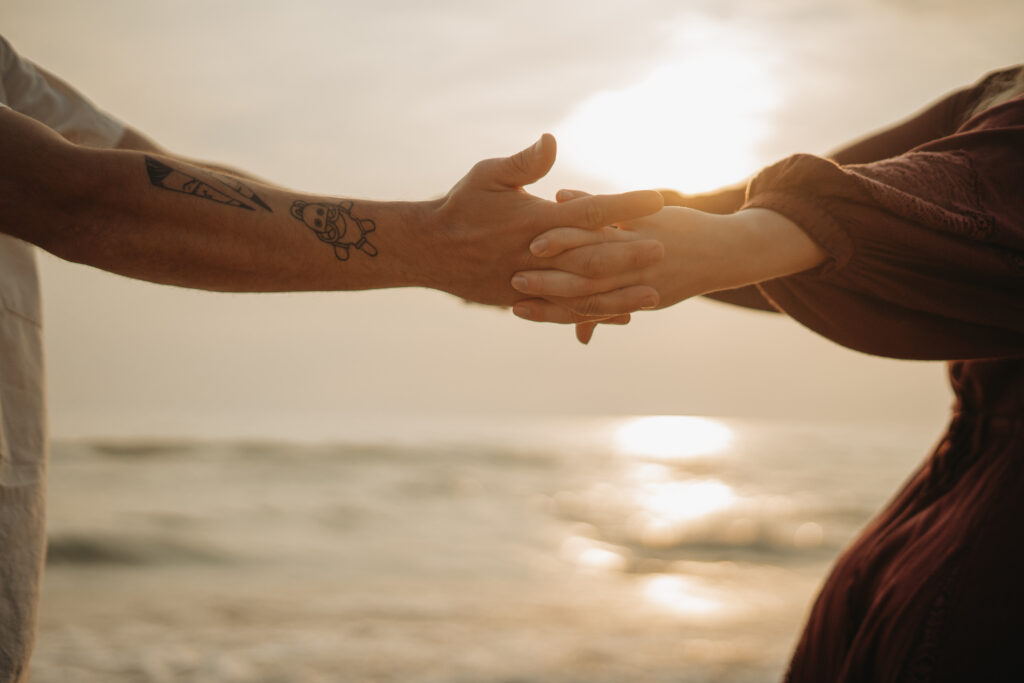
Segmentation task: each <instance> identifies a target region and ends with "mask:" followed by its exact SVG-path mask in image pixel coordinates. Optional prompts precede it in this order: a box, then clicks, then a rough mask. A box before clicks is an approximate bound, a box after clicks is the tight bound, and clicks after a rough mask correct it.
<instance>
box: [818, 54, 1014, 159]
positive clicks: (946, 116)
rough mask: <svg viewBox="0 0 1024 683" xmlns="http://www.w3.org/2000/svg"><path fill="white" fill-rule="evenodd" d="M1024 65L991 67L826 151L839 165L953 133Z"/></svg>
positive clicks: (889, 153)
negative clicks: (915, 110) (864, 134)
mask: <svg viewBox="0 0 1024 683" xmlns="http://www.w3.org/2000/svg"><path fill="white" fill-rule="evenodd" d="M1021 69H1024V67H1020V66H1015V67H1011V68H1009V69H1002V70H999V71H993V72H992V73H990V74H987V75H985V76H984V77H983V78H981V79H980V80H979V81H978V82H977V83H975V84H974V85H971V86H969V87H967V88H962V89H960V90H957V91H954V92H952V93H950V94H948V95H946V96H945V97H942V98H941V99H939V100H938V101H937V102H935V103H933V104H931V105H929V106H928V107H926V108H925V109H923V110H921V111H920V112H918V113H917V114H914V115H913V116H911V117H910V118H908V119H906V120H904V121H901V122H900V123H897V124H896V125H894V126H891V127H890V128H887V129H885V130H882V131H879V132H877V133H873V134H871V135H869V136H867V137H865V138H862V139H860V140H857V141H856V142H853V143H851V144H848V145H846V146H845V147H843V148H841V149H839V150H836V151H835V152H833V153H831V154H829V155H828V158H830V159H832V160H833V161H835V162H836V163H837V164H840V165H847V164H867V163H870V162H872V161H881V160H882V159H889V158H891V157H895V156H899V155H900V154H904V153H906V152H909V151H910V150H911V149H913V148H914V147H917V146H919V145H923V144H925V143H927V142H930V141H932V140H938V139H939V138H944V137H946V136H948V135H952V134H954V133H955V132H956V130H957V129H958V128H959V127H960V126H961V125H962V124H963V122H964V120H965V119H966V118H967V115H968V114H969V113H970V111H969V110H970V108H971V107H973V106H974V104H975V103H976V102H978V101H979V100H980V99H982V98H984V97H985V96H986V94H987V93H989V92H990V91H991V90H992V89H999V88H1001V87H1003V85H1004V84H1005V83H1006V82H1007V81H1014V80H1016V79H1017V78H1018V74H1019V72H1020V71H1021Z"/></svg>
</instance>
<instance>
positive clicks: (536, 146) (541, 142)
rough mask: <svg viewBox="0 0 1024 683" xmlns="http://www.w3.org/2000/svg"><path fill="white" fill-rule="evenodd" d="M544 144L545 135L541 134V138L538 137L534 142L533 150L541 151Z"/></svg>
mask: <svg viewBox="0 0 1024 683" xmlns="http://www.w3.org/2000/svg"><path fill="white" fill-rule="evenodd" d="M543 146H544V136H543V135H541V136H540V137H539V138H537V142H535V143H533V151H534V152H539V151H540V150H541V148H542V147H543Z"/></svg>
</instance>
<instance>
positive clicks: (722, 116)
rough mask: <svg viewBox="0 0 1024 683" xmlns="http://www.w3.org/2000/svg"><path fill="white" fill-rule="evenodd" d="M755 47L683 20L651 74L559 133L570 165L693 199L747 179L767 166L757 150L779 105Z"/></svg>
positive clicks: (768, 66)
mask: <svg viewBox="0 0 1024 683" xmlns="http://www.w3.org/2000/svg"><path fill="white" fill-rule="evenodd" d="M757 43H758V41H757V40H754V39H752V38H751V37H750V36H745V35H740V34H739V33H738V32H737V29H736V27H731V28H727V27H726V26H725V25H722V24H717V23H715V22H712V21H710V20H707V19H699V20H698V19H694V20H690V21H687V22H686V23H685V24H681V25H680V26H679V28H678V29H677V30H676V31H675V34H674V41H673V49H672V51H671V54H670V56H669V57H668V58H667V59H666V60H664V61H663V62H662V63H661V64H660V65H659V66H658V67H656V68H655V69H653V70H652V71H650V72H649V73H648V75H647V76H646V77H644V78H643V79H641V80H639V81H637V82H635V83H633V84H631V85H629V86H627V87H625V88H622V89H619V90H610V91H604V92H599V93H597V94H595V95H593V96H592V97H590V98H589V99H587V100H585V101H584V102H582V103H580V104H579V105H578V106H577V107H576V108H575V109H574V110H573V111H572V112H571V113H570V115H569V116H568V117H567V118H566V119H565V120H564V121H563V122H562V124H561V125H560V126H558V127H557V128H556V133H557V136H558V138H559V143H560V149H561V154H562V157H561V158H562V161H563V163H567V164H569V165H570V166H572V167H573V168H575V169H576V170H577V171H581V172H584V173H587V174H588V175H591V176H594V177H595V178H597V179H599V180H602V181H604V182H607V183H609V184H610V185H611V186H612V187H611V188H610V189H615V190H619V189H628V188H639V187H657V188H671V189H676V190H680V191H682V192H690V193H694V192H702V191H707V190H712V189H715V188H718V187H722V186H724V185H728V184H731V183H734V182H737V181H740V180H743V179H744V178H746V177H747V176H749V175H750V174H751V173H752V172H753V171H754V170H756V169H757V168H758V167H759V166H761V165H763V160H762V159H760V158H759V157H758V154H757V149H758V145H759V143H760V142H761V141H762V140H764V139H765V138H766V137H767V135H768V134H769V133H770V129H769V119H770V116H769V115H770V114H771V112H772V111H773V110H774V109H775V108H776V106H777V105H778V103H779V101H780V99H781V98H780V93H779V86H778V83H777V79H776V78H775V75H774V71H775V70H774V69H773V67H772V62H771V60H770V59H768V58H767V57H766V55H765V53H764V51H763V50H759V49H758V48H757V47H756V45H757ZM581 189H586V188H581Z"/></svg>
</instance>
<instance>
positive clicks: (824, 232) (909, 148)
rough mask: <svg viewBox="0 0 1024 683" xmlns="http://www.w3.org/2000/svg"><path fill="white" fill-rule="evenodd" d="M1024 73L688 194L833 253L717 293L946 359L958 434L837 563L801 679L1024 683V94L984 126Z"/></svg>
mask: <svg viewBox="0 0 1024 683" xmlns="http://www.w3.org/2000/svg"><path fill="white" fill-rule="evenodd" d="M1017 71H1018V69H1011V70H1008V71H1003V72H997V73H994V74H991V75H989V76H988V77H986V78H985V79H983V80H982V81H980V82H979V83H978V84H976V85H975V86H973V87H971V88H967V89H965V90H962V91H958V92H956V93H953V94H952V95H950V96H948V97H946V98H945V99H943V100H941V101H940V102H938V103H937V104H935V105H934V106H932V107H931V108H929V109H928V110H926V111H924V112H923V113H921V114H919V115H918V116H916V117H915V118H913V119H911V120H909V121H907V122H905V123H903V124H901V125H899V126H897V127H895V128H893V129H891V130H889V131H886V132H884V133H882V134H879V135H876V136H874V137H871V138H868V139H866V140H863V141H861V142H859V143H856V144H854V145H852V146H850V147H848V148H846V149H844V150H842V151H840V152H838V153H836V154H835V155H833V157H832V159H824V158H821V157H815V156H810V155H797V156H793V157H790V158H788V159H785V160H783V161H781V162H779V163H777V164H775V165H774V166H771V167H769V168H767V169H765V170H764V171H762V172H761V173H760V174H759V175H758V176H757V177H756V178H754V180H753V181H751V183H750V184H749V187H748V188H747V190H746V195H745V197H744V195H743V194H742V193H741V191H739V190H738V189H733V190H727V191H723V192H720V193H716V194H713V195H706V196H703V197H677V199H678V200H679V203H683V204H686V205H688V206H692V207H694V208H698V209H704V210H709V211H715V212H728V211H732V210H735V209H737V208H739V207H740V206H747V207H763V208H768V209H772V210H774V211H777V212H779V213H781V214H783V215H785V216H787V217H788V218H790V219H791V220H793V221H794V222H796V223H797V224H799V225H800V226H801V227H802V228H803V229H804V230H805V231H806V232H808V233H809V234H810V235H811V236H812V237H813V238H814V239H815V241H816V242H818V244H820V245H821V246H822V247H823V248H824V249H825V250H826V251H827V252H828V254H829V256H830V258H829V259H828V261H827V262H826V264H825V265H823V266H821V267H819V268H817V269H815V270H813V271H810V272H807V273H802V274H800V275H796V276H791V277H786V278H780V279H778V280H773V281H770V282H765V283H762V284H761V285H758V287H757V288H756V289H755V288H743V289H739V290H732V291H729V292H720V293H717V294H715V295H714V296H715V297H716V298H719V299H723V300H726V301H730V302H732V303H739V304H742V305H746V306H752V307H757V308H766V309H770V308H774V309H777V310H781V311H784V312H785V313H787V314H788V315H790V316H792V317H794V318H795V319H796V320H798V321H800V322H801V323H803V324H804V325H806V326H808V327H810V328H811V329H813V330H815V331H817V332H819V333H820V334H822V335H824V336H826V337H828V338H830V339H832V340H834V341H836V342H839V343H840V344H843V345H845V346H848V347H850V348H854V349H858V350H860V351H864V352H867V353H872V354H877V355H882V356H890V357H896V358H914V359H932V360H935V359H942V360H948V361H950V363H949V370H950V376H951V379H952V383H953V388H954V390H955V392H956V404H955V407H954V412H953V418H952V422H951V424H950V427H949V431H948V433H947V434H946V436H945V437H944V438H943V440H942V441H941V442H940V443H939V445H938V446H937V448H936V449H935V451H934V453H933V454H932V455H931V457H930V458H928V459H927V460H926V461H925V463H924V464H923V465H922V467H921V468H920V469H919V470H918V471H917V472H916V473H915V474H914V475H913V476H912V477H911V479H910V481H909V482H908V483H907V484H906V486H905V488H904V489H903V490H902V491H901V492H899V493H898V494H897V496H896V497H895V499H894V500H893V501H892V502H891V503H890V504H889V506H888V507H887V508H886V509H885V510H883V511H882V512H881V513H880V514H879V515H878V517H876V518H875V519H874V520H872V521H871V522H870V523H869V524H868V526H867V527H866V528H865V529H864V531H863V532H862V533H861V535H860V536H859V538H858V539H857V540H856V541H854V543H853V544H852V545H851V546H850V547H849V548H848V549H847V550H846V551H845V552H844V553H843V555H842V556H841V557H840V558H839V560H838V561H837V562H836V565H835V567H834V568H833V570H832V573H831V575H830V576H829V578H828V579H827V581H826V582H825V584H824V586H823V588H822V591H821V594H820V595H819V596H818V598H817V600H816V602H815V604H814V606H813V608H812V610H811V613H810V616H809V619H808V623H807V626H806V628H805V631H804V633H803V636H802V637H801V639H800V642H799V644H798V646H797V648H796V651H795V653H794V655H793V659H792V663H791V664H790V669H789V672H788V674H787V677H786V680H787V681H790V682H791V683H862V682H863V683H868V682H870V683H889V682H896V681H900V682H903V681H928V682H933V683H939V682H942V683H946V682H949V683H952V682H954V681H956V682H960V681H972V682H973V681H979V682H986V683H991V682H993V681H1024V664H1021V652H1022V650H1024V96H1018V97H1015V98H1013V99H1011V100H1009V101H1007V102H1004V103H1002V104H998V105H995V106H993V107H990V108H988V109H987V110H985V111H983V112H982V113H980V114H978V115H973V116H972V115H971V113H972V112H973V111H974V109H975V107H976V106H977V104H978V103H979V102H980V101H984V100H985V99H987V97H988V96H989V95H990V94H991V93H992V92H993V91H994V90H997V89H999V88H1000V87H1002V84H1004V83H1005V82H1006V81H1008V80H1012V79H1013V78H1014V77H1015V76H1016V74H1017Z"/></svg>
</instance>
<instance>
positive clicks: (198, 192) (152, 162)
mask: <svg viewBox="0 0 1024 683" xmlns="http://www.w3.org/2000/svg"><path fill="white" fill-rule="evenodd" d="M145 158H146V173H147V174H148V175H149V181H150V182H151V183H152V184H153V185H155V186H156V187H159V188H162V189H164V190H171V191H172V192H181V193H183V194H190V195H194V196H196V197H200V198H202V199H209V200H210V201H214V202H217V203H218V204H225V205H227V206H236V207H238V208H240V209H246V210H247V211H255V210H256V207H260V208H262V209H264V210H266V211H271V212H272V209H271V208H270V206H268V205H267V203H266V202H264V201H263V200H262V199H261V198H260V196H259V195H258V194H256V192H254V191H253V190H252V188H250V187H248V186H246V185H245V184H244V183H242V181H240V180H239V179H238V178H233V177H231V176H228V175H224V174H222V173H216V172H213V171H211V172H210V176H211V180H210V181H206V180H202V179H200V178H197V177H196V176H194V175H192V174H191V173H188V172H185V171H182V170H179V169H175V168H172V167H170V166H168V165H167V164H165V163H164V162H162V161H159V160H157V159H154V158H153V157H151V156H146V157H145ZM291 215H292V217H293V218H295V219H296V220H299V221H301V222H302V223H303V224H304V225H305V226H306V227H307V228H309V229H310V230H312V231H313V234H315V235H316V236H317V237H318V238H319V239H320V241H321V242H324V243H326V244H330V245H331V246H333V247H334V255H335V256H336V257H337V258H338V260H339V261H347V260H348V258H349V252H350V250H351V249H359V250H360V251H362V252H363V253H365V254H368V255H370V256H376V255H377V248H376V247H375V246H373V244H372V243H371V242H370V240H369V238H368V234H369V233H371V232H373V231H374V230H376V229H377V225H376V223H374V222H373V221H372V220H370V219H368V218H357V217H356V216H354V215H352V202H350V201H342V202H337V203H332V204H327V203H317V202H306V201H303V200H295V201H294V202H293V203H292V207H291Z"/></svg>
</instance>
